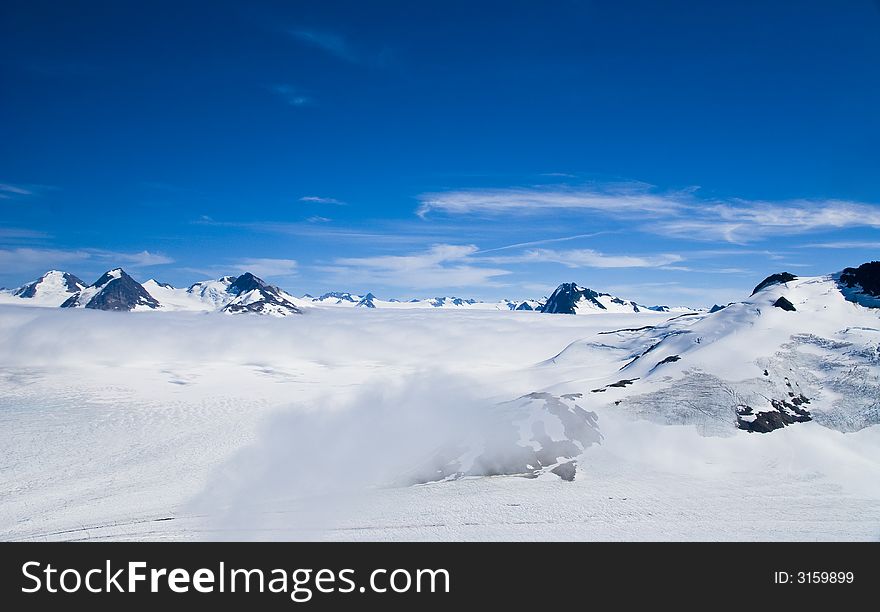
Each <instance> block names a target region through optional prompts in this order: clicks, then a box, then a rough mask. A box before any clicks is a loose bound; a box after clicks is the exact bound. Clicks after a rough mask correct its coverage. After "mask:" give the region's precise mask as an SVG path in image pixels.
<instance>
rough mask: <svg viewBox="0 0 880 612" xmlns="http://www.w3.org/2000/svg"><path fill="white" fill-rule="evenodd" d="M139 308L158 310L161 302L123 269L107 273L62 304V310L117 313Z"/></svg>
mask: <svg viewBox="0 0 880 612" xmlns="http://www.w3.org/2000/svg"><path fill="white" fill-rule="evenodd" d="M137 306H146V307H147V308H158V307H159V302H157V301H156V299H155V298H154V297H153V296H152V295H150V294H149V293H147V290H146V289H144V287H143V285H141V284H140V283H139V282H137V281H136V280H134V279H133V278H132V277H130V276H129V275H128V274H126V272H125V270H123V269H122V268H115V269H113V270H109V271H107V272H105V273H104V274H103V275H102V276H101V278H99V279H98V280H96V281H95V282H94V283H92V284H91V285H89V286H88V287H86V288H85V289H83V290H82V291H80V292H79V293H77V294H75V295H72V296H71V297H70V298H68V299H67V301H65V302H64V303H63V304H61V307H62V308H78V307H79V308H91V309H94V310H117V311H128V310H133V309H134V308H135V307H137Z"/></svg>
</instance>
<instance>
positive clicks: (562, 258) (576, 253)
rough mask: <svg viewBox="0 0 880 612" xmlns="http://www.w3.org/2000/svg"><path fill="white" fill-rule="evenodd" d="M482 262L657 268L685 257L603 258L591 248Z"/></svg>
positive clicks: (537, 251) (535, 251) (542, 251)
mask: <svg viewBox="0 0 880 612" xmlns="http://www.w3.org/2000/svg"><path fill="white" fill-rule="evenodd" d="M481 259H482V260H483V261H488V262H494V263H558V264H562V265H563V266H565V267H567V268H660V267H664V266H669V265H670V264H674V263H678V262H680V261H684V257H682V256H681V255H676V254H673V253H659V254H655V255H645V256H637V255H606V254H604V253H600V252H599V251H595V250H593V249H568V250H561V251H560V250H553V249H531V250H527V251H525V252H523V253H521V254H518V255H510V256H501V257H483V258H481Z"/></svg>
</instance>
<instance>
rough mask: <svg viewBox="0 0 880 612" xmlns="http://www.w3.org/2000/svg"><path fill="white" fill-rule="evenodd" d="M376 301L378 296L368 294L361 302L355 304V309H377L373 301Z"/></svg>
mask: <svg viewBox="0 0 880 612" xmlns="http://www.w3.org/2000/svg"><path fill="white" fill-rule="evenodd" d="M375 299H376V296H375V295H373V294H372V293H368V294H367V295H365V296H364V297H362V298H361V301H360V302H358V303H357V304H355V307H358V308H375V307H376V305H375V304H374V303H373V300H375Z"/></svg>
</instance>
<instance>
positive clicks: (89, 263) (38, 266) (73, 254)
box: [0, 248, 174, 274]
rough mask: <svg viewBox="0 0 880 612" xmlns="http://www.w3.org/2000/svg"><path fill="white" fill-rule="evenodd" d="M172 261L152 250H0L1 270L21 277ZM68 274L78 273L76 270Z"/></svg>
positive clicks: (137, 266) (134, 266) (161, 263)
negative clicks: (75, 268) (136, 251)
mask: <svg viewBox="0 0 880 612" xmlns="http://www.w3.org/2000/svg"><path fill="white" fill-rule="evenodd" d="M173 262H174V260H173V259H172V258H170V257H166V256H164V255H159V254H157V253H150V252H149V251H141V252H140V253H119V252H115V251H106V250H102V249H72V250H64V249H31V248H16V249H0V267H2V268H3V269H4V270H6V271H8V272H12V273H21V274H32V273H34V272H45V271H46V270H49V269H53V268H60V269H64V268H67V267H69V266H82V267H88V268H90V269H92V270H94V269H95V268H97V267H101V268H104V269H109V268H112V267H115V266H122V267H132V268H140V267H148V266H158V265H164V264H169V263H173ZM69 271H70V272H74V273H76V270H69Z"/></svg>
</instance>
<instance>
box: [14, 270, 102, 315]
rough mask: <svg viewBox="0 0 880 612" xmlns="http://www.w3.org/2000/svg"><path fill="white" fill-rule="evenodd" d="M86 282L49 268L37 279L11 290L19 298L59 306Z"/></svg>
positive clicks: (44, 304)
mask: <svg viewBox="0 0 880 612" xmlns="http://www.w3.org/2000/svg"><path fill="white" fill-rule="evenodd" d="M85 286H86V284H85V283H84V282H83V281H82V280H80V279H79V278H77V277H76V276H74V275H73V274H70V273H68V272H62V271H61V270H49V271H48V272H46V273H45V274H44V275H43V276H41V277H40V278H38V279H37V280H35V281H33V282H30V283H28V284H27V285H24V286H22V287H19V288H18V289H16V290H14V291H13V292H12V295H14V296H15V297H19V298H24V299H29V300H33V302H34V303H35V304H38V305H41V306H60V305H61V304H62V303H64V301H65V300H67V299H68V298H69V297H70V296H71V295H73V294H74V293H77V292H78V291H81V290H82V289H84V288H85Z"/></svg>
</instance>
